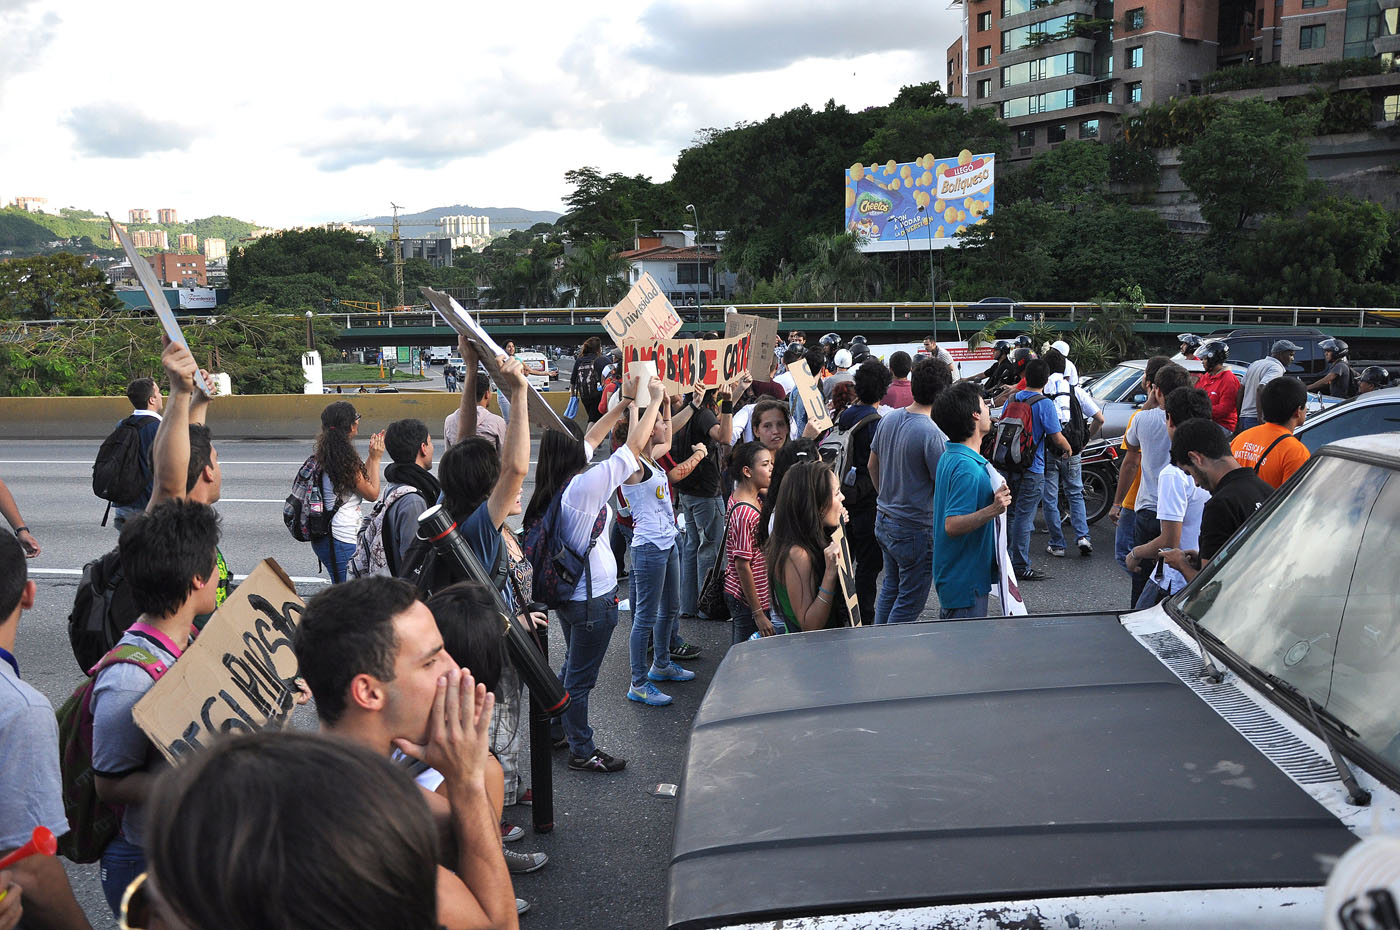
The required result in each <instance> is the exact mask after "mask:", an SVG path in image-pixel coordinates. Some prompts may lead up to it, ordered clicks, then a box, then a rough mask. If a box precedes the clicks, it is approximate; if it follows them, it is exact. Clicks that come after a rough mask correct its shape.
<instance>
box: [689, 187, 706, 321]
mask: <svg viewBox="0 0 1400 930" xmlns="http://www.w3.org/2000/svg"><path fill="white" fill-rule="evenodd" d="M685 208H686V209H687V210H688V211H690V215H691V216H692V217H694V218H695V328H696V331H697V332H698V331H699V330H700V329H702V328H703V324H702V323H701V322H700V214H699V212H698V211H697V210H696V209H695V204H693V203H688V204H686V205H685Z"/></svg>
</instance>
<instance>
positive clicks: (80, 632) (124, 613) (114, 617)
mask: <svg viewBox="0 0 1400 930" xmlns="http://www.w3.org/2000/svg"><path fill="white" fill-rule="evenodd" d="M138 616H140V611H138V610H137V609H136V605H135V604H133V603H132V600H131V585H130V584H129V583H128V582H127V580H126V577H125V576H124V575H123V573H122V563H121V553H120V551H119V550H118V549H113V550H112V551H111V552H108V553H107V554H106V555H102V556H99V557H98V558H95V559H93V560H92V561H91V562H89V563H87V564H86V565H84V566H83V578H82V580H81V581H80V582H78V593H77V595H76V596H75V597H74V598H73V611H72V612H71V613H70V614H69V615H68V641H69V642H70V643H71V644H72V646H73V658H75V659H77V660H78V665H79V666H80V667H81V668H82V670H83V671H84V672H86V671H88V670H89V669H91V668H92V667H93V666H94V665H96V664H97V663H98V662H99V661H101V659H102V657H103V656H105V655H106V654H107V653H109V652H111V651H112V649H113V648H114V647H115V646H116V645H117V640H119V639H121V638H122V634H124V633H125V632H126V630H127V628H128V627H129V626H131V625H132V624H133V623H135V622H136V618H137V617H138Z"/></svg>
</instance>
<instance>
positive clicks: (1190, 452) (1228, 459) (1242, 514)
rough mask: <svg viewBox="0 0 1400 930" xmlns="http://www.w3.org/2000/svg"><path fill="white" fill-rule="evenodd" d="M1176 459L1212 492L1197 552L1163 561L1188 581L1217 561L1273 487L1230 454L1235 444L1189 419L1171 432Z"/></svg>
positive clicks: (1182, 551) (1180, 551)
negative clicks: (1237, 531)
mask: <svg viewBox="0 0 1400 930" xmlns="http://www.w3.org/2000/svg"><path fill="white" fill-rule="evenodd" d="M1172 459H1173V460H1174V461H1175V462H1176V464H1177V467H1178V468H1180V469H1181V470H1182V471H1184V472H1186V473H1187V474H1188V475H1190V476H1191V477H1192V479H1194V480H1195V482H1196V484H1197V485H1198V486H1199V487H1202V488H1204V489H1205V490H1207V491H1209V492H1210V500H1208V501H1206V503H1205V507H1204V508H1203V509H1202V510H1201V532H1200V536H1199V542H1198V545H1197V547H1196V551H1194V552H1192V551H1191V550H1189V549H1187V548H1185V543H1182V545H1181V546H1179V547H1177V548H1175V549H1173V550H1171V551H1170V552H1167V553H1165V554H1163V556H1162V559H1163V561H1165V562H1166V563H1167V564H1168V565H1170V566H1171V567H1172V568H1173V569H1175V570H1176V571H1178V572H1180V573H1181V576H1182V577H1183V578H1184V579H1185V580H1186V581H1187V582H1188V583H1189V582H1190V581H1192V580H1193V579H1195V577H1196V575H1197V574H1198V573H1199V572H1200V570H1201V568H1202V567H1203V565H1204V563H1206V562H1208V561H1210V560H1211V559H1213V558H1215V555H1216V553H1218V552H1219V551H1220V550H1221V548H1222V547H1223V546H1224V545H1225V542H1226V540H1228V539H1229V538H1230V537H1231V536H1233V535H1235V531H1236V530H1238V529H1239V528H1240V527H1241V526H1244V524H1245V523H1246V522H1247V521H1248V520H1249V518H1250V517H1252V516H1253V515H1254V512H1255V511H1256V510H1258V509H1259V508H1260V507H1261V506H1263V504H1264V501H1266V500H1268V499H1269V495H1270V494H1272V493H1273V491H1274V489H1273V488H1272V487H1270V486H1269V483H1268V482H1266V481H1265V480H1264V479H1263V478H1260V477H1259V475H1258V474H1257V473H1256V472H1255V471H1254V469H1252V468H1245V467H1243V466H1242V465H1240V463H1239V461H1237V460H1236V459H1235V456H1234V454H1233V453H1232V452H1231V451H1230V440H1229V439H1228V438H1227V437H1226V436H1225V435H1224V434H1223V433H1221V432H1220V430H1218V429H1210V428H1208V427H1207V426H1206V424H1205V423H1204V421H1201V420H1187V421H1186V422H1185V423H1182V424H1180V425H1179V426H1176V427H1175V430H1174V431H1173V434H1172Z"/></svg>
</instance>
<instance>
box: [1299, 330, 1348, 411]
mask: <svg viewBox="0 0 1400 930" xmlns="http://www.w3.org/2000/svg"><path fill="white" fill-rule="evenodd" d="M1317 345H1318V348H1320V349H1322V357H1323V358H1324V359H1325V360H1326V362H1327V373H1326V374H1325V375H1323V376H1322V377H1321V378H1318V379H1317V380H1316V381H1314V382H1313V383H1312V384H1309V385H1308V390H1309V391H1325V392H1326V393H1327V396H1329V397H1351V396H1352V394H1353V393H1354V392H1353V391H1352V386H1353V381H1354V380H1355V377H1356V376H1355V374H1354V373H1353V372H1352V370H1351V366H1350V365H1348V364H1347V352H1348V351H1350V350H1349V348H1348V346H1347V344H1346V343H1345V342H1343V341H1342V340H1340V339H1324V340H1322V341H1321V342H1319V343H1318V344H1317Z"/></svg>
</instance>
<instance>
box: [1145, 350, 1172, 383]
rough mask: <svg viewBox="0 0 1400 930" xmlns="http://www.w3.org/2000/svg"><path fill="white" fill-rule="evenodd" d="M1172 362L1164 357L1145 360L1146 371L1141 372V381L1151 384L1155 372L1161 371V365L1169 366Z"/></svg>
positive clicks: (1155, 374)
mask: <svg viewBox="0 0 1400 930" xmlns="http://www.w3.org/2000/svg"><path fill="white" fill-rule="evenodd" d="M1171 362H1172V360H1171V359H1170V358H1169V357H1168V356H1165V355H1154V356H1152V357H1151V358H1149V359H1148V360H1147V367H1146V370H1145V371H1144V372H1143V379H1144V380H1145V381H1146V382H1147V383H1148V384H1153V383H1155V382H1154V379H1155V378H1156V377H1157V372H1159V371H1161V370H1162V366H1163V365H1170V364H1171Z"/></svg>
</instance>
